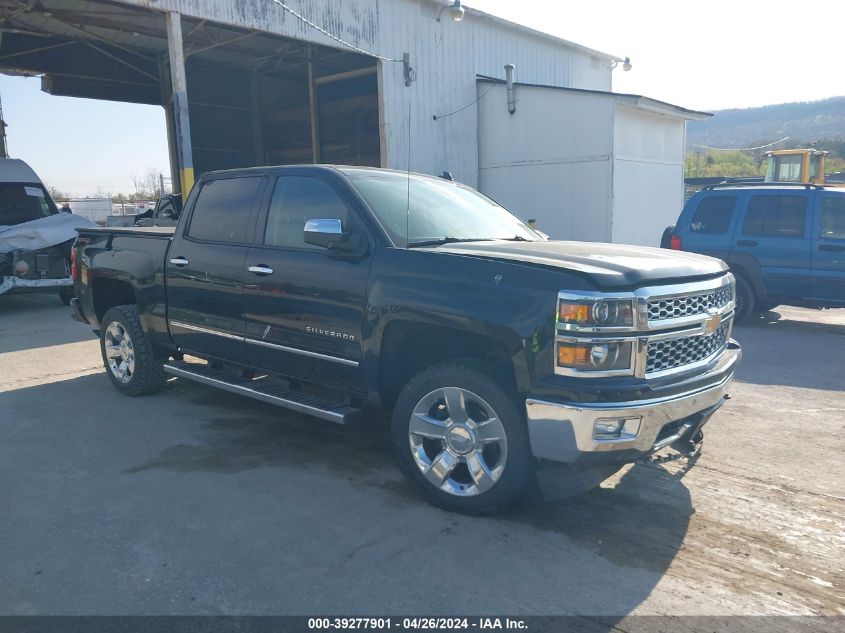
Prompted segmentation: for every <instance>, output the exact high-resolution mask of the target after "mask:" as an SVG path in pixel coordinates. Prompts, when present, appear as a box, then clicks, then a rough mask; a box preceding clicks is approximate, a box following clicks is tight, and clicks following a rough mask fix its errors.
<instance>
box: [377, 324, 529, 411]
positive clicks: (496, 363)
mask: <svg viewBox="0 0 845 633" xmlns="http://www.w3.org/2000/svg"><path fill="white" fill-rule="evenodd" d="M506 340H507V339H506V338H505V337H497V336H494V335H492V333H490V332H478V331H471V330H468V329H464V328H460V327H455V326H448V325H443V324H437V323H431V322H419V321H406V320H394V321H392V322H390V323H389V324H387V325H386V326H385V328H384V331H383V335H382V337H381V342H380V346H379V351H378V358H379V362H378V368H377V370H376V371H375V372H373V373H374V375H373V376H372V379H373V381H374V383H375V387H376V392H377V393H376V395H377V400H378V403H379V404H380V405H381V406H382V407H384V408H386V409H391V408H392V407H393V406H394V405H395V403H396V399H397V398H398V396H399V392H400V391H401V390H402V388H403V387H404V386H405V385H406V384H407V383H408V381H409V380H410V379H411V378H413V377H414V376H415V375H417V374H418V373H419V372H421V371H423V370H424V369H426V368H428V367H431V366H433V365H437V364H439V363H443V362H446V361H450V360H458V359H467V360H474V361H480V362H479V366H480V367H483V370H484V371H485V373H487V374H488V375H490V376H491V377H492V378H494V379H497V380H501V381H502V382H503V384H504V385H505V386H506V388H509V389H512V390H514V391H518V389H519V386H518V382H517V375H518V372H517V371H516V369H515V367H514V362H515V359H514V352H513V351H512V349H509V347H508V345H507V344H506V342H505V341H506Z"/></svg>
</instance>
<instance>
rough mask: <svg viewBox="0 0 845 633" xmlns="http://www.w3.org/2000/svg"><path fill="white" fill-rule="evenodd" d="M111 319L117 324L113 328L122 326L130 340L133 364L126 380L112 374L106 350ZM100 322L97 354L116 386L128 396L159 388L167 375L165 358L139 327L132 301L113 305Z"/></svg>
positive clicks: (136, 310)
mask: <svg viewBox="0 0 845 633" xmlns="http://www.w3.org/2000/svg"><path fill="white" fill-rule="evenodd" d="M113 323H114V324H119V326H118V327H117V328H116V329H117V330H118V331H120V330H121V329H122V331H123V333H124V336H128V338H129V341H130V343H131V349H132V354H133V361H134V365H133V371H132V372H131V374H129V375H127V376H125V380H121V379H120V378H118V376H117V375H116V374H115V371H114V370H113V369H112V366H111V362H110V359H109V357H108V356H107V354H106V345H107V340H109V337H110V326H111V325H112V324H113ZM101 324H102V328H101V329H100V354H101V355H102V358H103V365H105V368H106V375H107V376H108V377H109V380H110V381H111V383H112V384H113V385H114V386H115V388H116V389H117V390H118V391H120V392H121V393H124V394H126V395H128V396H142V395H145V394H148V393H153V392H154V391H158V390H159V389H161V387H162V386H163V385H164V381H165V379H166V377H167V376H166V374H165V373H164V368H163V366H164V358H162V357H161V356H159V355H158V354H156V351H155V348H154V347H153V345H152V343H150V339H149V338H148V337H147V335H146V333H145V332H144V330H143V328H142V327H141V321H140V320H139V318H138V308H137V307H136V306H134V305H123V306H115V307H113V308H111V309H109V310H108V311H107V312H106V313H105V315H103V318H102V320H101Z"/></svg>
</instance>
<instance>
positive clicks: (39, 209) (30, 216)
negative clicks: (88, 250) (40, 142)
mask: <svg viewBox="0 0 845 633" xmlns="http://www.w3.org/2000/svg"><path fill="white" fill-rule="evenodd" d="M91 226H96V225H94V224H93V223H92V222H90V221H89V220H87V219H85V218H81V217H79V216H75V215H73V214H72V213H63V212H61V211H60V210H59V209H58V208H56V204H55V202H53V200H52V199H51V198H50V195H49V193H48V192H47V190H46V189H45V188H44V184H43V183H42V182H41V179H40V178H38V176H37V175H36V173H35V172H34V171H33V170H32V168H31V167H30V166H29V165H27V164H26V163H25V162H23V161H22V160H19V159H15V158H0V295H3V294H6V293H9V292H57V293H58V294H59V296H60V297H61V299H62V301H63V302H64V303H65V304H68V303H70V299H71V297H72V296H73V280H72V279H71V276H70V252H71V246H72V245H73V241H74V239H75V238H76V229H77V228H81V227H91Z"/></svg>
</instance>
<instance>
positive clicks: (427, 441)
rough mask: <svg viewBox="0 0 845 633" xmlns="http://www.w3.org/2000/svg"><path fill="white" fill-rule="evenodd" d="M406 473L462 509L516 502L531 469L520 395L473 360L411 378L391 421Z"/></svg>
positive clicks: (485, 509)
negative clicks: (518, 400)
mask: <svg viewBox="0 0 845 633" xmlns="http://www.w3.org/2000/svg"><path fill="white" fill-rule="evenodd" d="M391 429H392V439H393V449H394V452H395V454H396V458H397V460H398V462H399V465H400V467H401V469H402V471H403V473H404V474H405V476H406V477H407V478H408V479H409V480H410V481H411V482H412V483H413V484H414V485H415V486H416V488H417V489H418V490H419V491H420V492H421V493H422V494H423V495H425V496H426V497H427V498H428V499H429V500H430V501H431V502H432V503H434V504H435V505H437V506H440V507H442V508H445V509H447V510H452V511H456V512H464V513H467V514H484V513H489V512H495V511H498V510H501V509H503V508H504V507H506V506H508V505H510V504H511V503H513V502H514V501H515V500H516V499H517V498H518V497H519V495H520V493H522V492H523V491H524V490H525V488H526V486H527V485H528V483H529V482H530V481H531V480H532V478H533V475H534V460H533V457H532V456H531V451H530V448H529V443H528V434H527V431H526V427H525V423H524V420H523V415H522V413H521V411H520V408H519V406H518V403H517V398H516V397H515V396H514V395H513V394H511V393H510V392H509V390H508V389H505V388H504V387H503V386H502V385H501V384H498V383H497V382H496V381H495V380H493V379H492V378H491V377H489V376H487V375H486V374H485V373H483V372H482V371H481V370H480V369H479V368H478V367H476V366H475V365H474V364H473V363H470V362H460V361H451V362H447V363H443V364H441V365H437V366H435V367H431V368H429V369H426V370H424V371H423V372H421V373H420V374H418V375H417V376H415V377H414V378H413V379H412V380H411V381H410V382H409V383H408V384H407V386H406V387H405V388H404V389H403V390H402V393H401V394H400V395H399V399H398V401H397V403H396V407H395V409H394V412H393V420H392V424H391Z"/></svg>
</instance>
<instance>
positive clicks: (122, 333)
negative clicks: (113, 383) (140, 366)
mask: <svg viewBox="0 0 845 633" xmlns="http://www.w3.org/2000/svg"><path fill="white" fill-rule="evenodd" d="M104 338H105V341H104V342H105V351H106V358H107V359H108V363H109V369H110V370H111V373H112V375H113V376H114V377H115V378H117V379H118V380H119V381H120V382H122V383H124V384H126V383H128V382H129V381H130V380H132V376H133V375H134V374H135V348H134V347H133V346H132V339H131V338H130V337H129V332H127V331H126V328H124V327H123V325H121V324H120V322H118V321H112V322H111V323H109V326H108V327H107V328H106V335H105V337H104Z"/></svg>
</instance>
